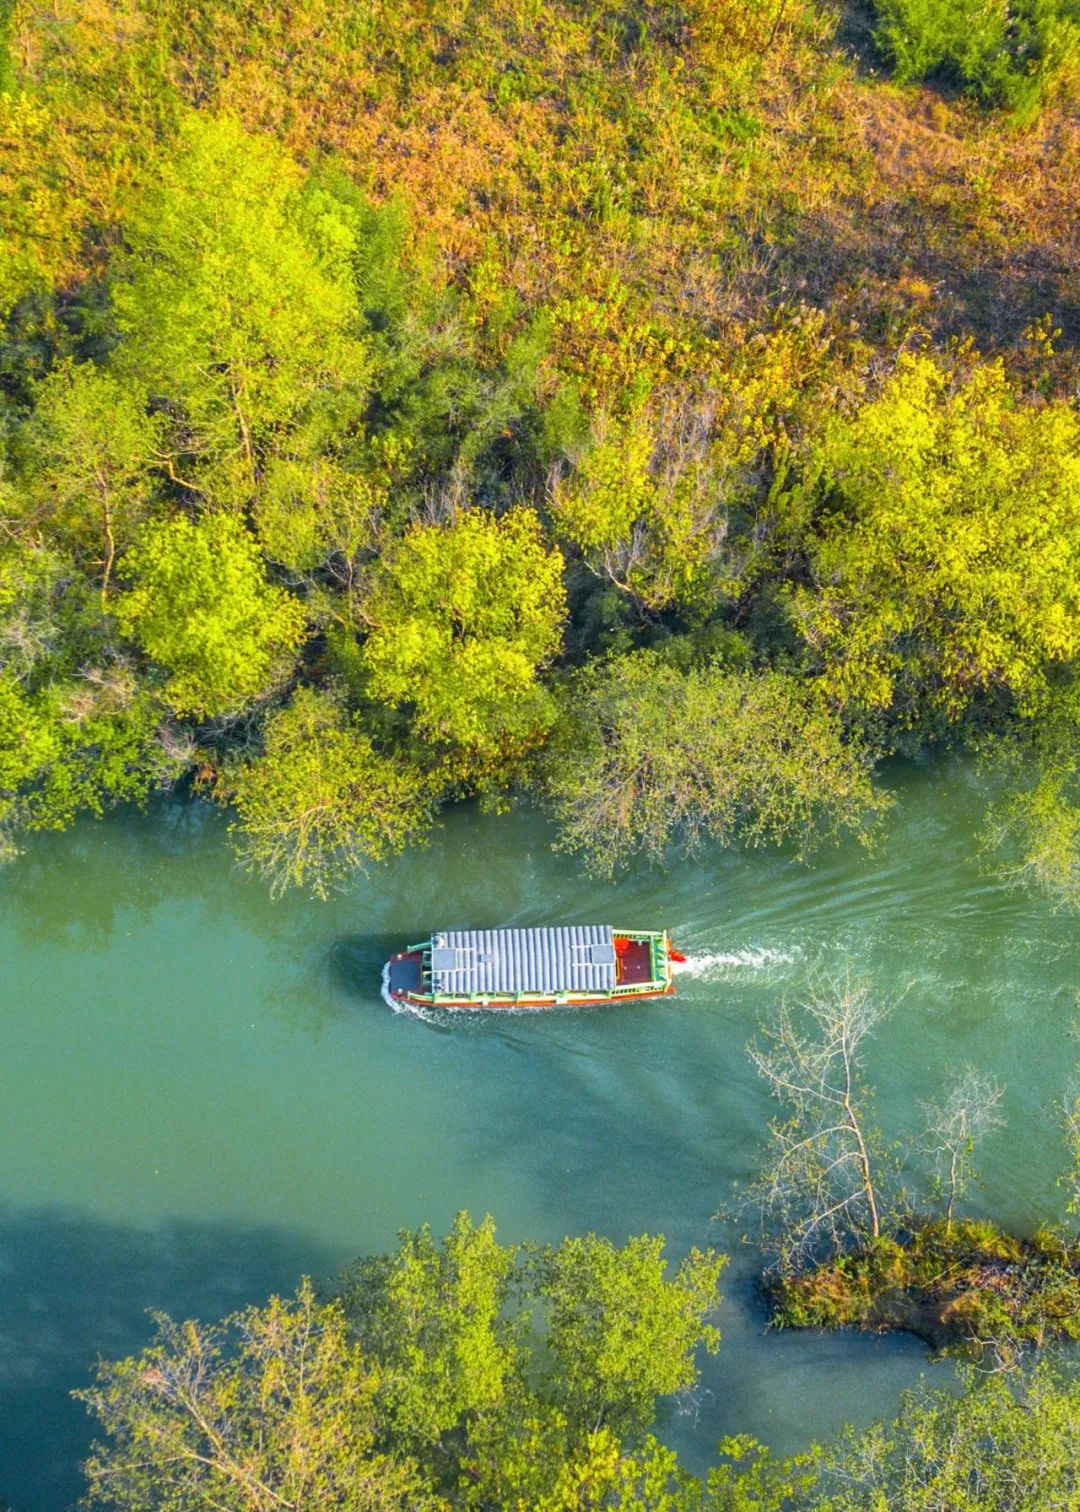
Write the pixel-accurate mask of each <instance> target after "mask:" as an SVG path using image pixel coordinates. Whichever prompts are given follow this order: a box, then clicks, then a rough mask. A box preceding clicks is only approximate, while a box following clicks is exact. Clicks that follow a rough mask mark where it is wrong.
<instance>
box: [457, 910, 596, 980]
mask: <svg viewBox="0 0 1080 1512" xmlns="http://www.w3.org/2000/svg"><path fill="white" fill-rule="evenodd" d="M431 979H432V988H433V989H434V991H435V992H437V993H452V994H453V995H454V996H455V997H457V996H461V997H473V996H485V995H486V994H488V993H491V994H493V995H494V994H497V993H511V994H514V993H520V992H539V993H556V992H610V991H611V990H612V989H613V988H614V986H615V941H614V939H613V936H612V929H611V925H610V924H571V925H562V926H559V927H556V928H552V929H444V930H441V931H440V932H439V933H438V934H434V935H432V937H431Z"/></svg>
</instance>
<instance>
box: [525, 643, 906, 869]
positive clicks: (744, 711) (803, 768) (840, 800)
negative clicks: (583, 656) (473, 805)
mask: <svg viewBox="0 0 1080 1512" xmlns="http://www.w3.org/2000/svg"><path fill="white" fill-rule="evenodd" d="M563 706H564V715H563V719H562V721H561V723H560V727H559V731H558V734H557V736H556V737H555V738H554V739H553V741H552V743H551V746H550V748H549V752H548V754H547V757H546V763H545V774H546V784H547V791H548V794H549V797H550V801H551V804H552V808H553V811H554V814H555V817H556V818H557V820H558V821H559V824H560V831H561V833H560V840H559V844H560V846H561V847H562V848H564V849H566V850H570V851H578V852H581V853H582V854H583V855H584V856H585V860H586V863H587V864H588V865H589V866H590V867H591V868H592V869H594V870H595V871H597V872H600V873H601V874H610V873H611V872H613V871H614V870H615V869H616V868H618V867H619V866H622V865H625V864H626V863H627V862H628V861H629V860H630V858H631V857H632V856H634V855H636V854H639V853H643V854H644V855H646V856H647V857H649V858H650V859H652V860H657V861H659V860H662V859H663V857H664V856H665V855H666V854H667V852H668V850H669V848H670V847H671V846H672V845H673V844H675V843H680V844H681V845H682V848H683V850H684V852H686V853H688V854H693V853H694V852H696V851H697V850H699V849H700V847H701V845H702V844H703V843H704V842H705V841H706V840H713V841H718V842H720V843H722V844H726V843H730V842H731V841H733V840H736V839H739V838H741V839H743V840H744V841H745V842H747V843H748V844H752V845H757V844H762V843H765V842H767V841H773V842H778V841H781V840H784V839H787V838H793V839H794V840H795V842H796V843H797V844H799V845H800V846H801V847H803V848H804V849H805V848H808V847H809V846H810V845H812V844H813V843H814V841H815V839H817V838H819V837H820V836H821V835H823V834H831V835H833V836H839V835H840V834H841V833H843V832H844V831H845V830H847V831H849V832H851V833H854V834H856V835H860V836H865V834H866V833H867V830H866V825H867V822H868V820H870V819H872V817H873V816H874V815H875V814H877V813H880V812H881V811H882V809H884V808H885V807H886V806H887V801H888V800H887V799H886V797H885V795H884V794H882V793H880V792H877V791H875V789H874V788H873V786H872V784H871V779H870V768H871V755H872V753H871V751H870V750H869V748H868V747H867V746H866V745H864V744H862V743H860V742H858V741H857V740H855V739H848V738H845V735H844V730H843V727H842V725H841V722H840V720H839V719H838V718H837V717H836V715H835V714H833V713H832V712H830V710H829V709H828V708H827V707H826V705H825V703H824V702H823V701H822V699H821V698H820V697H819V696H818V695H817V692H816V690H815V688H814V687H813V686H812V685H807V684H805V683H800V682H799V681H798V680H796V679H795V678H794V677H790V676H787V675H784V674H781V673H761V674H754V673H738V672H727V671H723V670H717V669H713V668H704V669H697V670H690V671H689V672H683V671H680V670H678V669H677V668H675V667H673V666H672V665H670V663H669V662H668V661H667V660H665V659H664V658H662V657H660V656H658V655H657V654H656V653H655V652H635V653H633V654H632V655H629V656H623V657H617V658H613V659H610V660H608V661H605V662H602V663H597V664H595V665H593V666H590V667H587V668H585V669H584V670H583V671H582V672H581V673H579V674H577V675H576V676H575V677H574V678H572V679H571V681H570V683H569V686H568V688H567V689H566V693H565V697H564V705H563Z"/></svg>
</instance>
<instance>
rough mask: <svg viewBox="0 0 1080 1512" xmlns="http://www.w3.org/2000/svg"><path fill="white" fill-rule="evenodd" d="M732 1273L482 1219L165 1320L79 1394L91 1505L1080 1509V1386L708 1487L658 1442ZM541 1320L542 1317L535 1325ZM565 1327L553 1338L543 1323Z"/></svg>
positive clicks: (927, 1422) (409, 1237) (934, 1415)
mask: <svg viewBox="0 0 1080 1512" xmlns="http://www.w3.org/2000/svg"><path fill="white" fill-rule="evenodd" d="M722 1269H723V1260H722V1258H721V1257H719V1256H717V1255H715V1254H713V1253H711V1252H709V1251H694V1252H692V1253H691V1254H690V1255H688V1256H687V1257H686V1258H685V1259H684V1260H683V1262H682V1264H681V1265H680V1266H679V1268H678V1270H677V1271H676V1272H675V1273H674V1274H669V1273H668V1271H667V1269H666V1267H665V1260H664V1253H663V1241H662V1240H658V1239H652V1238H648V1237H644V1236H643V1237H641V1238H638V1239H634V1240H631V1241H630V1243H629V1244H627V1245H626V1246H625V1247H624V1248H622V1249H619V1248H616V1247H615V1246H613V1245H612V1244H611V1243H610V1241H609V1240H606V1239H598V1238H597V1237H596V1236H595V1235H590V1236H588V1237H586V1238H581V1239H567V1240H565V1241H564V1242H563V1243H562V1244H561V1245H559V1246H558V1247H557V1248H555V1249H552V1248H550V1247H549V1248H547V1249H539V1248H535V1247H530V1246H524V1247H522V1246H510V1247H507V1246H504V1245H501V1244H499V1243H498V1241H497V1240H496V1238H495V1231H494V1226H493V1225H492V1223H491V1220H490V1219H487V1220H485V1221H484V1222H483V1223H481V1224H479V1225H475V1224H473V1223H472V1222H471V1220H470V1219H469V1218H468V1216H467V1215H466V1214H461V1215H459V1217H458V1219H457V1221H456V1222H455V1224H454V1227H453V1229H452V1231H451V1232H450V1234H449V1235H447V1237H446V1239H445V1240H443V1241H441V1242H439V1241H436V1240H435V1239H434V1238H433V1236H432V1235H431V1233H430V1232H429V1231H428V1230H426V1229H423V1230H420V1231H419V1232H416V1233H405V1234H403V1235H402V1242H401V1246H400V1248H399V1249H398V1250H397V1251H396V1252H395V1253H393V1254H388V1255H382V1256H377V1257H373V1258H371V1259H369V1260H365V1261H361V1262H358V1263H357V1264H356V1265H355V1266H353V1267H352V1268H351V1269H350V1270H349V1271H348V1272H346V1274H345V1275H344V1276H343V1277H341V1278H340V1279H339V1281H338V1283H337V1284H336V1285H335V1286H334V1288H333V1289H332V1290H331V1291H330V1292H328V1293H326V1294H322V1295H320V1294H317V1293H316V1292H315V1291H314V1289H313V1288H312V1286H311V1284H310V1283H309V1282H306V1281H305V1282H303V1283H301V1285H300V1287H299V1289H298V1291H297V1293H296V1295H295V1297H292V1298H285V1299H282V1298H277V1297H275V1298H273V1299H272V1300H271V1301H270V1302H269V1304H268V1305H266V1306H265V1307H262V1308H255V1307H251V1308H247V1309H245V1310H244V1311H243V1312H242V1313H239V1314H236V1315H234V1316H232V1317H230V1318H227V1319H225V1320H224V1321H223V1322H222V1323H220V1324H215V1325H211V1326H204V1325H201V1324H197V1323H186V1324H183V1325H179V1324H176V1323H174V1322H172V1320H170V1319H168V1318H165V1317H162V1318H159V1320H158V1333H157V1337H156V1338H155V1340H154V1341H153V1343H152V1344H151V1345H150V1346H149V1347H148V1348H147V1349H146V1350H145V1351H144V1352H143V1353H142V1354H141V1355H139V1356H137V1357H132V1358H129V1359H127V1360H122V1361H119V1362H116V1363H114V1364H101V1365H100V1366H99V1369H98V1373H97V1379H96V1382H95V1384H94V1385H93V1386H92V1387H91V1388H89V1389H88V1390H86V1391H84V1392H82V1393H80V1395H81V1396H82V1397H83V1399H84V1401H85V1402H86V1404H87V1406H88V1407H89V1409H90V1410H91V1412H92V1413H93V1414H94V1415H95V1417H96V1418H97V1420H98V1421H99V1423H100V1424H102V1425H103V1426H104V1427H105V1428H107V1429H108V1430H109V1432H110V1434H111V1435H112V1438H111V1442H110V1443H109V1444H108V1445H102V1446H100V1447H99V1449H98V1451H97V1452H96V1453H95V1454H94V1456H93V1457H92V1458H91V1460H90V1462H89V1464H88V1466H87V1471H88V1475H89V1482H90V1491H89V1496H88V1500H87V1505H88V1506H90V1507H94V1506H98V1507H105V1508H110V1509H124V1512H162V1509H164V1508H169V1509H170V1512H172V1509H175V1512H214V1509H223V1508H228V1509H229V1512H272V1509H289V1512H315V1509H319V1508H340V1509H342V1512H454V1509H463V1512H464V1509H472V1512H600V1509H602V1508H622V1509H623V1512H886V1509H891V1508H897V1509H899V1508H903V1509H904V1512H920V1509H925V1512H1048V1509H1050V1508H1062V1509H1064V1508H1071V1507H1074V1506H1075V1505H1076V1501H1077V1496H1078V1495H1080V1469H1078V1465H1080V1387H1078V1385H1077V1381H1076V1379H1075V1377H1074V1376H1071V1375H1069V1374H1068V1373H1066V1372H1064V1371H1062V1370H1060V1369H1055V1368H1053V1367H1052V1366H1050V1365H1046V1364H1044V1365H1043V1366H1041V1367H1039V1368H1038V1369H1036V1370H1034V1371H1032V1372H1031V1373H1030V1374H1029V1375H1028V1376H1027V1377H1026V1379H1025V1380H1024V1382H1023V1385H1022V1386H1021V1387H1020V1388H1019V1389H1014V1388H1013V1386H1012V1385H1011V1383H1010V1382H1009V1381H1008V1380H1007V1379H1006V1378H1004V1377H1003V1376H1001V1375H1000V1374H991V1375H988V1376H983V1377H982V1378H981V1379H980V1378H979V1377H978V1376H977V1375H975V1374H972V1375H971V1376H970V1377H969V1378H968V1381H967V1387H968V1389H967V1391H966V1392H965V1393H964V1394H963V1395H959V1396H958V1395H957V1394H955V1393H954V1392H950V1391H948V1390H938V1391H934V1390H928V1389H923V1390H922V1391H919V1392H915V1393H912V1394H910V1395H909V1396H908V1398H907V1399H906V1400H905V1401H904V1404H903V1411H902V1414H901V1416H900V1417H899V1418H898V1419H897V1420H896V1421H895V1422H891V1423H879V1424H876V1425H875V1426H873V1427H871V1428H869V1429H867V1430H866V1431H864V1432H863V1433H856V1432H854V1431H852V1430H849V1431H848V1432H847V1433H845V1434H843V1435H841V1436H840V1437H839V1438H838V1439H836V1440H835V1441H834V1442H832V1443H827V1444H819V1445H815V1446H813V1447H812V1448H811V1449H810V1450H808V1451H807V1452H806V1453H804V1454H800V1455H797V1456H794V1457H791V1458H788V1459H779V1458H776V1457H774V1456H773V1455H771V1454H770V1453H769V1451H768V1449H767V1448H765V1446H763V1445H761V1444H759V1443H756V1442H755V1441H754V1440H752V1439H748V1438H745V1437H744V1438H729V1439H727V1440H725V1441H724V1442H723V1443H722V1444H721V1446H720V1456H721V1457H720V1461H719V1463H718V1464H717V1465H716V1466H715V1467H714V1468H713V1469H711V1470H710V1471H708V1473H707V1474H706V1475H705V1476H704V1477H697V1476H693V1475H691V1474H689V1473H688V1472H687V1471H686V1470H685V1469H683V1468H682V1467H680V1465H679V1462H678V1460H677V1458H676V1456H675V1455H674V1454H673V1453H672V1452H671V1451H670V1450H669V1449H667V1448H666V1447H665V1446H664V1445H663V1444H661V1443H660V1442H659V1441H658V1440H657V1439H656V1437H654V1436H653V1434H652V1433H650V1431H649V1430H650V1427H651V1425H652V1422H653V1417H654V1414H655V1411H656V1406H657V1399H658V1398H659V1397H662V1396H671V1395H672V1394H673V1393H677V1392H680V1391H686V1390H687V1389H689V1388H691V1387H692V1386H693V1385H694V1383H695V1381H696V1379H697V1370H696V1368H695V1364H694V1358H693V1353H694V1349H695V1347H696V1346H702V1347H704V1348H705V1349H708V1350H711V1351H715V1350H716V1349H717V1348H718V1347H722V1346H721V1345H720V1334H719V1331H718V1330H717V1329H716V1328H715V1326H714V1325H713V1324H712V1322H711V1321H709V1319H710V1314H711V1312H712V1310H713V1308H714V1307H715V1305H716V1303H717V1301H718V1295H717V1282H718V1279H719V1277H720V1274H721V1272H722ZM538 1315H539V1316H538ZM541 1320H542V1322H541Z"/></svg>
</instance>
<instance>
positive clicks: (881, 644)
mask: <svg viewBox="0 0 1080 1512" xmlns="http://www.w3.org/2000/svg"><path fill="white" fill-rule="evenodd" d="M813 465H814V467H815V468H817V469H819V470H820V476H821V485H820V488H821V493H820V498H821V513H820V515H819V518H818V521H817V525H816V529H815V532H814V537H813V540H812V544H811V565H812V570H813V575H814V580H815V581H814V585H813V587H808V588H805V589H802V590H800V591H799V592H798V593H797V595H796V598H795V612H796V617H797V619H798V621H799V623H800V624H801V626H802V629H803V633H804V634H805V636H806V638H807V640H808V641H809V643H810V645H811V646H812V647H813V649H814V650H815V652H816V653H817V654H818V656H819V657H820V659H821V663H822V665H823V667H824V683H825V687H826V688H827V689H828V690H829V692H830V693H831V694H832V695H833V696H834V697H836V698H837V699H839V700H842V701H843V702H844V703H846V704H853V705H857V706H860V707H865V708H881V709H891V710H892V712H893V714H894V715H895V717H896V718H897V719H898V720H900V721H901V722H902V723H905V724H907V725H909V726H916V727H920V726H922V725H923V724H924V723H926V722H927V721H928V720H929V719H930V718H932V717H933V715H934V714H940V715H943V716H944V717H945V718H946V719H950V720H955V719H958V718H960V717H961V716H962V715H963V714H965V713H966V712H968V711H969V710H970V709H971V708H972V706H973V703H974V702H975V701H976V700H977V699H980V698H986V697H988V696H995V695H996V696H998V697H1005V698H1007V699H1012V700H1014V701H1015V702H1016V703H1017V704H1018V705H1019V706H1020V707H1021V708H1027V709H1031V708H1032V707H1033V706H1035V705H1036V704H1037V703H1038V701H1039V700H1040V699H1042V698H1043V697H1044V696H1045V694H1046V692H1047V689H1048V686H1049V683H1050V681H1051V679H1052V677H1053V675H1054V673H1055V671H1056V670H1057V669H1058V668H1060V667H1061V666H1062V665H1063V664H1065V663H1067V662H1068V661H1069V660H1070V659H1071V658H1073V657H1074V656H1076V654H1077V652H1078V651H1080V587H1078V579H1077V573H1076V562H1077V560H1078V559H1080V418H1078V417H1077V415H1076V413H1075V411H1074V410H1073V409H1072V407H1071V406H1069V405H1065V404H1048V405H1041V406H1032V405H1020V404H1017V403H1016V401H1015V398H1014V396H1013V394H1012V393H1011V391H1010V389H1009V385H1008V383H1007V381H1006V378H1005V374H1004V371H1003V369H1002V367H1001V365H1000V364H999V363H996V362H995V363H988V364H985V365H981V366H976V367H975V368H974V370H973V371H972V372H971V374H970V376H969V377H968V378H967V379H966V380H960V379H954V378H953V377H951V376H950V374H949V373H948V372H946V370H945V369H944V368H942V367H940V366H939V365H938V364H937V363H935V362H934V361H933V360H932V359H931V358H928V357H904V358H901V360H900V362H899V363H898V364H897V367H896V371H895V373H894V374H893V376H892V378H891V379H890V380H889V381H888V382H887V383H886V385H885V387H884V389H883V391H882V393H881V395H880V397H878V398H877V399H874V400H872V401H871V402H869V403H868V404H866V405H864V406H863V407H862V409H860V410H859V411H857V412H856V413H855V414H854V415H853V416H852V417H851V418H844V419H837V420H836V421H834V423H833V424H832V425H831V426H830V427H829V428H828V429H827V432H826V434H825V436H824V438H823V439H822V441H821V442H820V444H819V446H818V447H817V448H816V451H815V456H814V464H813Z"/></svg>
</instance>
